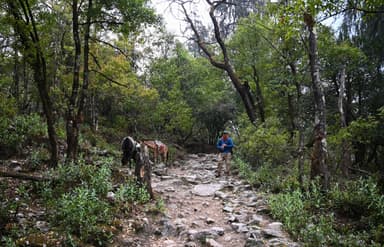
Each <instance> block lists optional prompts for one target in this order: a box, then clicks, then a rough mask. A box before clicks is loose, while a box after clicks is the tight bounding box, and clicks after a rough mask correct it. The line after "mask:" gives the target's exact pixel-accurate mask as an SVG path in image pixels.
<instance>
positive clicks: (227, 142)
mask: <svg viewBox="0 0 384 247" xmlns="http://www.w3.org/2000/svg"><path fill="white" fill-rule="evenodd" d="M223 144H225V145H226V146H225V147H224V149H222V148H221V146H222V145H223ZM216 148H217V149H218V150H219V151H220V153H230V152H231V151H232V148H233V141H232V138H230V137H228V139H227V140H225V141H224V140H223V138H220V139H219V141H218V142H217V144H216Z"/></svg>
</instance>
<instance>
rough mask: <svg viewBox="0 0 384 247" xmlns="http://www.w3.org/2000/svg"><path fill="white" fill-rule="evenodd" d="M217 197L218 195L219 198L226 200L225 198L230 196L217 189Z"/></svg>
mask: <svg viewBox="0 0 384 247" xmlns="http://www.w3.org/2000/svg"><path fill="white" fill-rule="evenodd" d="M215 197H218V198H220V199H222V200H224V199H226V198H227V197H228V196H227V194H225V193H224V192H222V191H216V192H215Z"/></svg>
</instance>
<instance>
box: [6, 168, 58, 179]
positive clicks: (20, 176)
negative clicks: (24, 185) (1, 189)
mask: <svg viewBox="0 0 384 247" xmlns="http://www.w3.org/2000/svg"><path fill="white" fill-rule="evenodd" d="M0 177H9V178H18V179H23V180H31V181H51V180H54V179H53V178H48V177H42V176H36V175H29V174H26V173H21V172H11V171H2V170H0Z"/></svg>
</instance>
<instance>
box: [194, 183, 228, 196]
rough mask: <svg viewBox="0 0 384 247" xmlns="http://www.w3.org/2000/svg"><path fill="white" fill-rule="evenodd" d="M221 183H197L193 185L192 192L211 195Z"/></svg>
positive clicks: (219, 188) (218, 188)
mask: <svg viewBox="0 0 384 247" xmlns="http://www.w3.org/2000/svg"><path fill="white" fill-rule="evenodd" d="M223 187H224V186H223V184H216V183H213V184H198V185H196V186H194V187H193V189H192V193H193V194H195V195H197V196H213V195H214V194H215V192H216V191H218V190H221V189H222V188H223Z"/></svg>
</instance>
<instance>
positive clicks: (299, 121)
mask: <svg viewBox="0 0 384 247" xmlns="http://www.w3.org/2000/svg"><path fill="white" fill-rule="evenodd" d="M289 67H290V69H291V73H292V75H293V78H294V83H295V87H296V111H295V114H294V115H293V116H294V117H293V118H294V120H293V122H294V123H293V125H294V127H295V128H296V129H297V130H298V131H299V146H298V147H297V155H298V160H297V164H298V171H299V174H298V181H299V184H300V187H301V188H304V183H303V177H304V161H305V152H304V151H305V150H304V148H305V146H304V142H305V134H304V119H303V111H302V100H301V97H302V94H301V88H300V83H299V82H298V80H297V68H296V65H295V64H294V63H293V62H291V63H289ZM292 107H293V106H292Z"/></svg>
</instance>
